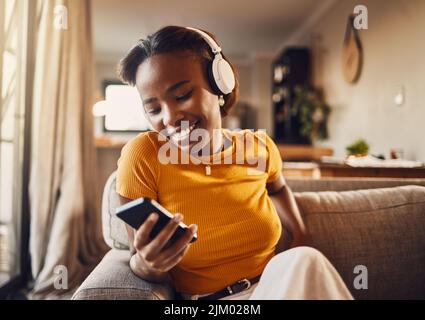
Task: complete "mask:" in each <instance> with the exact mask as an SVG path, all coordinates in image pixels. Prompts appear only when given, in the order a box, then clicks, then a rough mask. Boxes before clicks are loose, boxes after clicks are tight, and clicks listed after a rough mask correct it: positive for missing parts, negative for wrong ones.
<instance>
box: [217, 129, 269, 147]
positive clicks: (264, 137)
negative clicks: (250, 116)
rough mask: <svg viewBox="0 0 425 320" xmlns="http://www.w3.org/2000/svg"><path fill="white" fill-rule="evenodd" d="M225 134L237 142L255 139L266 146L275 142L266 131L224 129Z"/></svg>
mask: <svg viewBox="0 0 425 320" xmlns="http://www.w3.org/2000/svg"><path fill="white" fill-rule="evenodd" d="M223 133H224V134H225V135H226V136H227V137H232V138H235V139H237V140H245V141H246V140H248V139H254V140H255V141H258V142H262V143H265V144H267V145H268V144H269V143H270V142H272V141H273V140H272V139H271V138H270V136H269V135H268V134H267V131H266V130H252V129H243V130H229V129H223Z"/></svg>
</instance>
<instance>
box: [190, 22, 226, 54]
mask: <svg viewBox="0 0 425 320" xmlns="http://www.w3.org/2000/svg"><path fill="white" fill-rule="evenodd" d="M186 29H189V30H192V31H195V32H197V33H199V34H200V35H201V36H202V38H204V40H205V42H206V43H208V45H209V46H210V47H211V50H212V52H213V53H214V54H217V53H220V52H221V48H220V46H219V45H218V44H217V42H215V41H214V39H213V38H211V36H210V35H209V34H208V33H206V32H204V31H202V30H199V29H196V28H192V27H186Z"/></svg>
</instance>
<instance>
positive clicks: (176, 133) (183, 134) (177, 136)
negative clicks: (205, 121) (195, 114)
mask: <svg viewBox="0 0 425 320" xmlns="http://www.w3.org/2000/svg"><path fill="white" fill-rule="evenodd" d="M199 123H200V120H196V121H195V122H193V123H192V124H191V125H190V126H189V127H187V126H183V127H184V129H182V126H180V127H178V128H174V129H172V130H170V131H169V132H168V134H169V137H170V138H171V139H172V140H174V141H176V142H179V141H182V140H185V139H187V138H189V136H190V133H191V132H192V131H193V130H194V129H195V128H196V126H197V125H198V124H199Z"/></svg>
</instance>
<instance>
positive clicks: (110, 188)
mask: <svg viewBox="0 0 425 320" xmlns="http://www.w3.org/2000/svg"><path fill="white" fill-rule="evenodd" d="M116 175H117V173H116V172H114V173H112V174H111V175H110V177H109V178H108V181H106V184H105V188H104V190H103V198H102V227H103V238H104V239H105V241H106V243H107V244H108V245H109V246H110V247H111V248H115V249H124V250H128V236H127V231H126V228H125V224H124V222H123V221H121V220H120V219H119V218H117V217H116V215H115V209H116V208H117V207H118V206H119V205H120V200H119V195H118V193H116V191H115V182H116Z"/></svg>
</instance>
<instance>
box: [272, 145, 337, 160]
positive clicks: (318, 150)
mask: <svg viewBox="0 0 425 320" xmlns="http://www.w3.org/2000/svg"><path fill="white" fill-rule="evenodd" d="M276 145H277V147H278V149H279V152H280V156H281V157H282V159H283V161H320V159H321V158H322V156H332V155H333V153H334V152H333V149H331V148H322V147H313V146H309V145H300V144H282V143H278V144H276Z"/></svg>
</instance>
